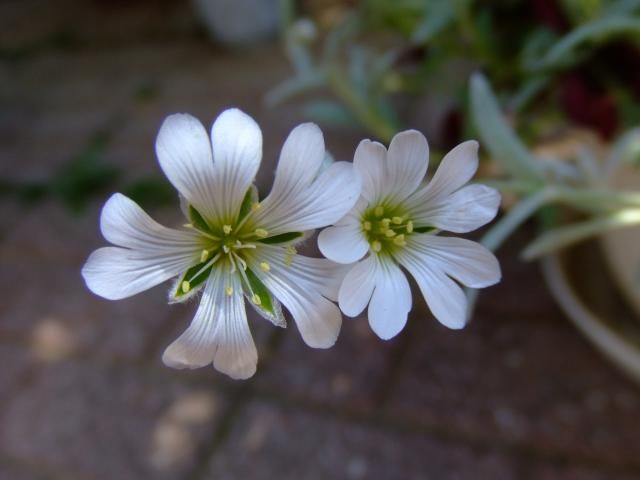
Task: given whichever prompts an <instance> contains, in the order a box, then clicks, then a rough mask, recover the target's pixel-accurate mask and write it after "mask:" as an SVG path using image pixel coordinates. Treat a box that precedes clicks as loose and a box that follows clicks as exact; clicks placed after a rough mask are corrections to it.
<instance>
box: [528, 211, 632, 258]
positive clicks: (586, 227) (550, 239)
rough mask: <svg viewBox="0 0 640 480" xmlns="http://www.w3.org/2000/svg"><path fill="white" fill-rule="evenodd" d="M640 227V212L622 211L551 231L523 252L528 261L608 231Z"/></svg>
mask: <svg viewBox="0 0 640 480" xmlns="http://www.w3.org/2000/svg"><path fill="white" fill-rule="evenodd" d="M634 225H640V210H637V209H629V210H621V211H619V212H616V213H614V214H612V215H609V216H606V217H598V218H594V219H591V220H587V221H584V222H579V223H574V224H572V225H567V226H563V227H558V228H555V229H553V230H549V231H547V232H545V233H543V234H542V235H540V236H539V237H538V238H537V239H535V240H534V241H533V242H531V243H530V244H529V245H528V246H527V247H526V248H525V249H524V251H523V252H522V256H523V257H524V258H525V259H526V260H534V259H536V258H539V257H541V256H542V255H545V254H548V253H551V252H554V251H556V250H558V249H560V248H563V247H566V246H569V245H572V244H574V243H577V242H580V241H582V240H585V239H587V238H589V237H592V236H594V235H600V234H602V233H604V232H606V231H607V230H613V229H616V228H621V227H630V226H634Z"/></svg>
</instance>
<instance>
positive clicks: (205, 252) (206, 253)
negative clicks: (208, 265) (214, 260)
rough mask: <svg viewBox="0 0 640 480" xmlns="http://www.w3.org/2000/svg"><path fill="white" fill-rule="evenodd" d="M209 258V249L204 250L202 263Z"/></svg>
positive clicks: (201, 257) (201, 258) (201, 255)
mask: <svg viewBox="0 0 640 480" xmlns="http://www.w3.org/2000/svg"><path fill="white" fill-rule="evenodd" d="M207 258H209V250H202V253H201V254H200V263H203V262H206V261H207Z"/></svg>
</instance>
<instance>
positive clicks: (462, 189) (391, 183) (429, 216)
mask: <svg viewBox="0 0 640 480" xmlns="http://www.w3.org/2000/svg"><path fill="white" fill-rule="evenodd" d="M428 162H429V146H428V144H427V140H426V139H425V138H424V136H423V135H422V134H421V133H420V132H418V131H415V130H408V131H405V132H401V133H398V134H397V135H396V136H395V137H393V139H392V140H391V144H390V145H389V150H388V151H387V149H386V148H385V147H384V146H383V145H381V144H380V143H377V142H372V141H370V140H363V141H362V142H361V143H360V145H358V148H357V149H356V153H355V158H354V165H355V169H356V172H357V173H358V174H359V175H360V176H361V178H362V180H363V186H362V194H361V197H360V199H359V200H358V203H356V205H355V207H354V208H353V209H352V210H351V212H349V213H348V214H347V215H346V216H345V217H344V218H343V219H341V220H340V221H339V222H338V223H337V224H335V226H332V227H329V228H326V229H325V230H323V231H322V232H321V233H320V236H319V238H318V244H319V246H320V251H321V252H322V253H323V254H324V255H325V256H326V257H327V258H329V259H331V260H334V261H336V262H340V263H346V264H349V263H353V262H358V263H356V264H355V265H354V266H353V267H352V268H351V269H350V271H349V272H348V273H347V275H346V276H345V278H344V280H343V282H342V285H341V286H340V290H339V293H338V302H339V305H340V309H341V310H342V311H343V313H344V314H345V315H348V316H350V317H355V316H357V315H359V314H360V313H361V312H362V311H363V310H364V309H365V307H366V306H367V304H368V305H369V310H368V317H369V324H370V325H371V328H372V329H373V331H374V332H375V333H376V334H377V335H378V336H379V337H380V338H383V339H389V338H392V337H394V336H395V335H397V334H398V333H399V332H400V331H401V330H402V329H403V328H404V326H405V324H406V322H407V315H408V313H409V311H410V310H411V306H412V298H411V290H410V288H409V283H408V281H407V278H406V276H405V274H404V273H403V271H402V270H401V269H400V265H401V266H402V267H404V268H405V269H406V270H407V271H408V272H409V273H410V274H411V275H412V276H413V277H414V278H415V280H416V282H417V284H418V286H419V287H420V291H421V292H422V295H423V296H424V298H425V300H426V302H427V304H428V305H429V308H430V309H431V312H432V313H433V314H434V316H435V317H436V318H437V319H438V320H439V321H440V322H441V323H442V324H443V325H445V326H447V327H449V328H453V329H459V328H462V327H464V325H465V323H466V320H467V300H466V296H465V294H464V292H463V290H462V288H461V287H460V286H459V285H458V283H457V282H459V283H461V284H463V285H466V286H467V287H471V288H483V287H488V286H490V285H493V284H495V283H497V282H498V281H499V280H500V277H501V274H500V265H499V264H498V261H497V259H496V257H495V256H494V255H493V254H492V253H491V252H490V251H489V250H487V249H486V248H484V247H483V246H482V245H480V244H479V243H476V242H472V241H470V240H466V239H463V238H455V237H444V236H438V235H437V233H438V231H440V230H445V231H449V232H454V233H464V232H470V231H472V230H475V229H477V228H479V227H481V226H482V225H484V224H486V223H487V222H489V221H491V220H492V219H493V218H494V217H495V215H496V213H497V211H498V207H499V204H500V194H499V193H498V192H497V191H496V190H494V189H492V188H489V187H487V186H485V185H475V184H472V185H466V184H467V182H469V180H470V179H471V177H473V175H474V174H475V172H476V170H477V169H478V143H477V142H475V141H468V142H464V143H462V144H460V145H458V146H457V147H455V148H454V149H453V150H451V151H450V152H449V153H448V154H447V155H446V156H445V157H444V159H443V160H442V163H441V165H440V167H439V168H438V170H437V171H436V173H435V175H434V176H433V178H431V180H430V181H429V182H428V183H426V184H425V183H423V179H424V177H425V175H426V172H427V166H428ZM367 253H368V255H367ZM365 255H366V258H364V259H363V260H361V259H362V258H363V257H365Z"/></svg>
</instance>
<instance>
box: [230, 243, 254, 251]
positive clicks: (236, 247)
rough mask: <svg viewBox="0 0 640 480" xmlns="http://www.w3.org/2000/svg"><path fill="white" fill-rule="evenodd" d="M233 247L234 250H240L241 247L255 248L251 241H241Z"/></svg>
mask: <svg viewBox="0 0 640 480" xmlns="http://www.w3.org/2000/svg"><path fill="white" fill-rule="evenodd" d="M233 248H234V249H235V250H242V249H243V248H256V246H255V245H254V244H252V243H241V244H240V245H238V244H236V246H235V247H233Z"/></svg>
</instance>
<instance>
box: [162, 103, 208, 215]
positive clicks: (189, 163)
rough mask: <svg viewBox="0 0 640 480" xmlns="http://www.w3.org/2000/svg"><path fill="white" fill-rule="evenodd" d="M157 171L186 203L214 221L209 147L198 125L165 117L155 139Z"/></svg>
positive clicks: (177, 116)
mask: <svg viewBox="0 0 640 480" xmlns="http://www.w3.org/2000/svg"><path fill="white" fill-rule="evenodd" d="M156 155H157V156H158V161H159V163H160V167H161V168H162V170H163V171H164V173H165V175H166V176H167V178H168V179H169V181H170V182H171V183H172V184H173V186H174V187H176V188H177V189H178V191H179V192H180V194H181V195H182V196H183V197H185V198H186V199H187V201H188V202H189V203H190V204H191V205H193V206H195V207H196V209H198V211H200V213H202V214H203V215H205V216H206V217H208V218H214V217H215V196H214V193H215V192H214V190H213V187H214V185H215V183H214V171H213V157H212V154H211V143H210V142H209V137H208V135H207V131H206V130H205V128H204V127H203V126H202V123H200V121H199V120H198V119H197V118H195V117H192V116H191V115H188V114H183V113H179V114H175V115H170V116H168V117H167V118H166V119H165V121H164V122H163V124H162V127H160V131H159V132H158V137H157V139H156Z"/></svg>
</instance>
